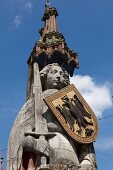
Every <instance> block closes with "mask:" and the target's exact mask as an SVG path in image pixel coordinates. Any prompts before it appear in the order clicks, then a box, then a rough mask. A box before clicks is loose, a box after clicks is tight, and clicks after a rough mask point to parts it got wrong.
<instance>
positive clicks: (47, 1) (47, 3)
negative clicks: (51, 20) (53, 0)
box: [45, 0, 50, 8]
mask: <svg viewBox="0 0 113 170" xmlns="http://www.w3.org/2000/svg"><path fill="white" fill-rule="evenodd" d="M49 6H50V0H46V3H45V7H46V8H47V7H49Z"/></svg>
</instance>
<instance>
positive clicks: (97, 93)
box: [71, 75, 113, 117]
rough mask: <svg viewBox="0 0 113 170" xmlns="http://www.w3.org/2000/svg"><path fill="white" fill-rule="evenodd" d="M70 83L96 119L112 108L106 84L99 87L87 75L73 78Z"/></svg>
mask: <svg viewBox="0 0 113 170" xmlns="http://www.w3.org/2000/svg"><path fill="white" fill-rule="evenodd" d="M71 83H73V84H74V85H75V86H76V87H77V89H78V90H79V91H80V92H81V94H82V95H83V97H84V98H85V100H86V101H87V102H88V104H89V105H90V107H91V108H92V109H93V111H94V112H95V114H96V115H97V117H101V116H102V113H103V112H104V110H105V109H109V108H110V107H112V105H113V104H112V97H111V93H110V88H109V86H108V85H107V83H105V84H103V85H99V84H97V83H96V82H95V81H94V79H93V78H92V77H90V76H89V75H85V76H82V75H77V76H73V77H72V78H71Z"/></svg>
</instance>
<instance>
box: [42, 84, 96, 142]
mask: <svg viewBox="0 0 113 170" xmlns="http://www.w3.org/2000/svg"><path fill="white" fill-rule="evenodd" d="M44 101H45V102H46V104H47V105H48V107H49V108H50V110H51V111H52V113H53V114H54V116H55V117H56V118H57V120H58V121H59V123H60V124H61V126H62V127H63V129H64V130H65V132H66V133H67V134H68V135H69V136H70V137H71V138H72V139H74V140H75V141H77V142H79V143H92V142H93V141H95V140H96V138H97V135H98V122H97V118H96V116H95V113H94V112H93V110H92V109H91V108H90V106H89V105H88V103H87V102H86V101H85V99H84V98H83V97H82V95H81V94H80V92H79V91H78V90H77V88H76V87H75V86H74V85H73V84H72V85H69V86H67V87H65V88H63V89H61V90H59V91H58V92H56V93H54V94H52V95H51V96H49V97H47V98H45V99H44Z"/></svg>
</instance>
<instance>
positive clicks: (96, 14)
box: [0, 0, 113, 170]
mask: <svg viewBox="0 0 113 170" xmlns="http://www.w3.org/2000/svg"><path fill="white" fill-rule="evenodd" d="M44 3H45V1H44V0H0V22H1V23H0V40H1V41H0V61H1V66H0V147H1V150H4V149H6V148H7V142H8V137H9V133H10V129H11V127H12V125H13V122H14V120H15V117H16V115H17V113H18V112H19V110H20V108H21V107H22V105H23V104H24V102H25V96H26V83H27V59H28V57H29V55H30V52H31V50H32V48H33V46H34V44H35V42H36V41H37V40H38V39H39V34H38V30H39V29H40V28H41V27H42V26H43V22H41V17H42V15H43V12H44ZM51 4H52V6H55V7H56V8H57V10H58V12H59V17H58V18H57V23H58V26H59V32H61V33H63V34H64V36H65V39H66V42H67V43H68V46H69V47H70V48H71V49H73V50H75V51H77V52H79V62H80V68H79V69H78V70H75V76H74V77H73V79H72V82H73V83H74V84H75V85H76V86H77V87H78V89H79V90H80V91H81V93H82V94H83V96H84V97H85V99H86V100H87V101H88V103H89V104H90V105H91V107H92V108H93V110H94V111H95V113H96V114H97V116H98V117H99V118H102V117H105V116H108V115H112V114H113V105H112V98H111V96H112V94H113V66H112V65H113V0H70V1H67V0H62V1H61V0H51ZM99 126H100V132H99V136H98V139H97V141H96V142H95V150H96V155H97V162H98V169H99V170H112V167H113V161H112V158H113V117H111V118H109V119H105V120H101V121H99ZM6 152H7V151H6V150H5V151H3V152H2V155H3V157H4V158H6ZM5 165H6V160H5V159H4V163H3V168H4V169H5V167H6V166H5Z"/></svg>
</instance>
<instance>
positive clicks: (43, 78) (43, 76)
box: [40, 63, 70, 88]
mask: <svg viewBox="0 0 113 170" xmlns="http://www.w3.org/2000/svg"><path fill="white" fill-rule="evenodd" d="M54 66H58V67H60V68H61V69H62V71H63V73H64V75H65V77H66V78H64V79H65V81H64V84H65V86H67V85H69V84H70V81H69V74H68V72H67V71H66V70H65V69H64V68H63V67H61V66H59V64H57V63H53V64H49V65H47V66H46V67H44V68H43V69H42V70H41V71H40V78H41V83H42V87H43V88H44V84H45V82H46V80H47V76H48V73H49V71H50V70H51V69H52V68H53V67H54Z"/></svg>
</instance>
